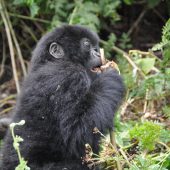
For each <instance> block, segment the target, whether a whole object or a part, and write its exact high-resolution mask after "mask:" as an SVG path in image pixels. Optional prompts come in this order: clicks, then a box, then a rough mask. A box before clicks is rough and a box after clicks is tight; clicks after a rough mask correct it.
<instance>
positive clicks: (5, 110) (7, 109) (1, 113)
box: [0, 107, 14, 115]
mask: <svg viewBox="0 0 170 170" xmlns="http://www.w3.org/2000/svg"><path fill="white" fill-rule="evenodd" d="M13 108H14V107H8V108H6V109H4V110H2V111H1V112H0V115H3V114H4V113H6V112H9V111H11V110H12V109H13Z"/></svg>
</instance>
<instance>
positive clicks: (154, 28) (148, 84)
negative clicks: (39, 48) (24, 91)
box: [0, 0, 170, 170]
mask: <svg viewBox="0 0 170 170" xmlns="http://www.w3.org/2000/svg"><path fill="white" fill-rule="evenodd" d="M0 13H1V18H0V33H1V34H0V39H1V41H0V46H1V48H0V141H1V143H3V137H4V135H5V132H6V129H7V127H8V125H9V123H10V121H11V115H12V112H11V110H12V109H13V108H14V106H15V103H16V95H17V93H19V91H20V86H21V82H22V79H23V77H25V76H26V74H27V68H28V65H29V61H30V57H31V52H32V50H33V49H34V48H35V45H36V43H37V42H38V40H39V39H40V38H41V37H42V35H43V34H45V33H46V32H48V31H50V30H52V29H53V28H55V27H56V26H60V25H62V24H80V25H84V26H86V27H89V28H91V29H92V30H94V31H96V32H97V33H98V34H99V36H100V38H101V47H102V48H104V50H105V57H106V58H108V59H109V60H114V61H115V62H116V63H117V64H118V66H119V69H120V72H121V75H122V76H123V77H124V81H125V83H126V88H127V93H126V97H125V101H124V103H123V104H122V107H121V108H120V110H119V111H118V113H117V115H116V118H115V121H114V124H115V143H116V144H115V146H114V147H113V146H112V145H111V146H110V143H109V142H108V137H106V138H105V137H104V138H103V141H102V143H101V153H100V154H99V155H95V154H93V153H92V151H90V153H91V154H89V155H88V160H85V161H86V162H87V163H88V165H89V166H93V165H94V164H100V163H101V164H102V165H103V166H104V167H105V168H106V167H107V168H108V169H118V170H121V169H126V170H168V169H170V119H169V118H170V19H169V18H170V1H169V0H75V1H73V0H46V1H45V0H0ZM97 133H100V132H97ZM94 135H95V134H94ZM101 135H102V134H101Z"/></svg>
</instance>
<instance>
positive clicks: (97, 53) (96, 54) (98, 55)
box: [92, 50, 101, 57]
mask: <svg viewBox="0 0 170 170" xmlns="http://www.w3.org/2000/svg"><path fill="white" fill-rule="evenodd" d="M92 55H93V56H94V57H101V55H100V53H99V52H97V51H95V50H92Z"/></svg>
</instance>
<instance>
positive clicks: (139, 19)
mask: <svg viewBox="0 0 170 170" xmlns="http://www.w3.org/2000/svg"><path fill="white" fill-rule="evenodd" d="M146 11H147V10H146V9H144V10H143V11H142V12H141V14H140V15H139V17H138V18H137V20H136V21H135V22H134V24H133V25H132V27H131V28H130V29H129V31H128V32H127V34H128V36H129V35H130V34H131V33H132V32H133V30H134V29H135V28H136V27H137V25H138V24H139V23H140V21H141V20H142V18H143V17H144V15H145V13H146Z"/></svg>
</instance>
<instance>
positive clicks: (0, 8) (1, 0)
mask: <svg viewBox="0 0 170 170" xmlns="http://www.w3.org/2000/svg"><path fill="white" fill-rule="evenodd" d="M0 13H1V17H2V20H3V22H4V25H5V30H6V34H7V39H8V44H9V50H10V55H11V62H12V70H13V76H14V80H15V84H16V89H17V92H18V93H19V92H20V86H19V80H18V75H17V69H16V64H15V55H14V46H13V43H12V38H11V34H10V30H9V25H8V22H7V19H6V17H5V13H4V9H3V0H0Z"/></svg>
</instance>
